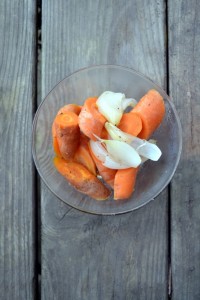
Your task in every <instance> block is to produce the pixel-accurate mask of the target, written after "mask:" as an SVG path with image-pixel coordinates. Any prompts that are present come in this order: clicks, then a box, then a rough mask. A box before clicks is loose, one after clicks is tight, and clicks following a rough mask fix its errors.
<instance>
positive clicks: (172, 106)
mask: <svg viewBox="0 0 200 300" xmlns="http://www.w3.org/2000/svg"><path fill="white" fill-rule="evenodd" d="M96 68H97V69H98V68H99V69H100V68H116V69H123V70H124V71H128V72H130V73H135V74H136V75H138V76H140V77H141V78H144V79H146V80H147V81H149V82H150V83H153V84H154V85H155V86H156V87H157V88H158V90H161V91H162V93H163V94H164V97H165V99H167V100H168V102H169V104H170V106H171V108H172V110H173V113H174V115H175V118H176V122H177V127H178V137H179V150H178V153H177V158H176V162H175V164H174V167H173V171H172V172H171V174H170V176H169V177H168V180H167V181H166V182H165V184H163V186H162V187H161V188H160V189H159V191H158V192H157V193H155V195H154V197H153V198H150V199H148V201H146V202H145V203H142V204H141V205H138V206H137V207H135V208H132V209H128V210H125V211H120V212H95V211H90V210H86V209H84V208H82V207H81V208H80V207H79V206H76V205H73V204H71V203H68V202H66V201H64V200H63V199H62V198H60V197H59V195H57V194H56V193H55V192H54V191H53V189H52V188H51V187H50V185H49V184H48V183H47V181H46V179H45V178H44V176H43V174H42V172H41V171H40V167H39V164H38V162H37V158H36V149H35V147H34V133H35V128H36V125H37V120H38V116H39V113H40V109H41V107H42V105H43V103H44V102H45V100H46V99H47V98H48V96H49V95H50V94H51V93H52V91H53V90H54V89H55V88H56V87H57V86H58V85H60V84H61V83H62V82H63V81H65V80H66V79H68V78H70V77H72V76H74V75H75V74H76V73H80V72H84V71H86V70H92V69H96ZM31 143H32V145H31V149H32V156H33V161H34V163H35V167H36V169H37V172H38V174H39V176H40V178H41V179H42V181H43V182H44V183H45V185H46V186H47V187H48V189H49V190H50V191H51V192H52V193H53V194H54V195H55V196H56V197H57V198H58V199H59V200H61V201H62V202H64V203H65V204H67V205H69V206H70V207H72V208H75V209H77V210H79V211H82V212H85V213H89V214H93V215H104V216H106V215H107V216H111V215H120V214H125V213H129V212H133V211H135V210H137V209H139V208H141V207H143V206H145V205H146V204H148V203H150V202H151V201H153V200H154V199H155V198H156V197H157V196H158V195H159V194H160V193H161V192H162V191H163V190H164V189H165V188H166V187H167V186H168V184H169V183H170V181H171V180H172V178H173V176H174V173H175V172H176V169H177V166H178V164H179V161H180V157H181V152H182V127H181V122H180V119H179V116H178V113H177V111H176V108H175V105H174V103H173V102H172V97H169V96H168V95H167V93H166V92H165V91H164V89H163V88H162V87H161V86H160V85H159V84H157V83H156V82H155V81H153V80H152V79H151V78H149V77H148V76H147V75H144V74H143V73H141V72H139V71H136V70H135V69H133V68H129V67H125V66H122V65H112V64H100V65H92V66H89V67H84V68H80V69H78V70H76V71H74V72H73V73H70V74H69V75H68V76H66V77H64V78H63V79H61V80H60V81H59V82H57V84H56V85H55V86H54V87H53V88H52V89H51V90H50V91H49V92H48V93H47V94H46V96H45V97H44V98H43V100H42V101H41V102H40V104H39V105H38V107H37V110H36V112H35V115H34V118H33V123H32V138H31ZM77 192H78V191H77ZM94 201H95V200H94Z"/></svg>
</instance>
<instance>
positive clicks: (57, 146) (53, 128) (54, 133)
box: [52, 122, 62, 157]
mask: <svg viewBox="0 0 200 300" xmlns="http://www.w3.org/2000/svg"><path fill="white" fill-rule="evenodd" d="M52 139H53V149H54V152H55V154H56V155H57V156H58V157H62V154H61V152H60V149H59V145H58V140H57V136H56V128H55V123H54V122H53V124H52Z"/></svg>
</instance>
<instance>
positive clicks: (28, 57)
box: [0, 0, 35, 300]
mask: <svg viewBox="0 0 200 300" xmlns="http://www.w3.org/2000/svg"><path fill="white" fill-rule="evenodd" d="M0 16H1V17H0V53H1V56H0V60H1V62H0V65H1V68H0V103H1V104H0V136H1V151H0V161H1V165H0V191H1V209H0V228H1V230H0V295H1V296H0V297H1V299H17V300H18V299H33V298H34V286H35V284H34V281H35V278H34V193H33V165H32V157H31V127H32V113H33V107H34V106H33V104H34V92H33V91H34V87H35V86H34V70H35V60H34V58H35V5H34V3H33V1H31V0H30V1H20V0H16V1H6V0H2V1H1V2H0Z"/></svg>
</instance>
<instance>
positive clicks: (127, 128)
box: [118, 112, 142, 136]
mask: <svg viewBox="0 0 200 300" xmlns="http://www.w3.org/2000/svg"><path fill="white" fill-rule="evenodd" d="M118 127H119V129H121V130H122V131H124V132H126V133H129V134H131V135H134V136H137V135H138V134H139V133H140V131H141V130H142V120H141V118H140V117H139V116H138V115H137V114H134V113H133V112H132V113H131V112H129V113H125V114H123V116H122V118H121V120H120V123H119V125H118Z"/></svg>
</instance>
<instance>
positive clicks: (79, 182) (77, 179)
mask: <svg viewBox="0 0 200 300" xmlns="http://www.w3.org/2000/svg"><path fill="white" fill-rule="evenodd" d="M54 165H55V167H56V169H57V171H58V172H59V173H60V174H61V175H63V176H64V177H65V178H66V179H67V180H68V182H69V183H70V184H71V185H72V186H73V187H74V188H75V189H77V190H78V191H79V192H81V193H83V194H86V195H88V196H90V197H92V198H94V199H96V200H106V199H107V198H108V197H109V195H110V191H109V189H108V188H107V187H106V186H105V185H104V184H103V183H102V182H101V181H100V180H99V179H98V178H97V177H96V176H95V175H93V174H92V173H90V172H89V171H88V170H87V169H86V168H85V167H84V166H83V165H81V164H78V163H76V162H67V161H65V160H64V159H62V158H59V157H55V158H54Z"/></svg>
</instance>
